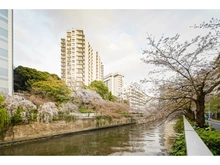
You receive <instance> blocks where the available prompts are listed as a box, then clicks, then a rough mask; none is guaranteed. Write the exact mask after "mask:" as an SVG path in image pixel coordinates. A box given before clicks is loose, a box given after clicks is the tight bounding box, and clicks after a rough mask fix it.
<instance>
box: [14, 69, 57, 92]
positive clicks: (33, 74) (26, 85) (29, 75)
mask: <svg viewBox="0 0 220 165" xmlns="http://www.w3.org/2000/svg"><path fill="white" fill-rule="evenodd" d="M50 78H52V79H55V80H60V78H59V77H58V76H57V75H55V74H50V73H48V72H42V71H37V70H36V69H33V68H28V67H23V66H18V67H17V68H15V69H14V90H15V91H16V92H17V91H29V90H30V89H31V85H32V84H33V83H34V82H38V81H46V80H48V79H50Z"/></svg>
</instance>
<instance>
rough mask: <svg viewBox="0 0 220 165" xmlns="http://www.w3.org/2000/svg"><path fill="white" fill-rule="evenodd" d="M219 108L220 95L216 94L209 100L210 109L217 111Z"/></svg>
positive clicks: (207, 105)
mask: <svg viewBox="0 0 220 165" xmlns="http://www.w3.org/2000/svg"><path fill="white" fill-rule="evenodd" d="M208 109H209V103H207V104H206V112H208ZM219 110H220V96H218V95H216V96H214V97H213V98H212V99H211V100H210V111H211V112H212V113H213V112H217V111H219Z"/></svg>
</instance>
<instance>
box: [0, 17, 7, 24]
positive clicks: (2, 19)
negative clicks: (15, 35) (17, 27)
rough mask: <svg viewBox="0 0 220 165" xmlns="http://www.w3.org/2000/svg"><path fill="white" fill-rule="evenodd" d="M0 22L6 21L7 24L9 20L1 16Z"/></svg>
mask: <svg viewBox="0 0 220 165" xmlns="http://www.w3.org/2000/svg"><path fill="white" fill-rule="evenodd" d="M0 20H1V21H4V22H5V23H8V20H7V19H5V18H3V17H1V16H0Z"/></svg>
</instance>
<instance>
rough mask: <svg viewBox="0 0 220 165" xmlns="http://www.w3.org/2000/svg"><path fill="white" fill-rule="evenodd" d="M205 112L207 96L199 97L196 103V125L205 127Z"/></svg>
mask: <svg viewBox="0 0 220 165" xmlns="http://www.w3.org/2000/svg"><path fill="white" fill-rule="evenodd" d="M204 111H205V96H204V95H202V96H199V97H198V98H197V101H196V118H195V121H196V125H197V126H199V127H201V128H202V127H204V124H205V116H204Z"/></svg>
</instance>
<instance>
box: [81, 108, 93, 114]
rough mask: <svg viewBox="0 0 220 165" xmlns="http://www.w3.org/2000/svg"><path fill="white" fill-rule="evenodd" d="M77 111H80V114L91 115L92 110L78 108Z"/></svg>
mask: <svg viewBox="0 0 220 165" xmlns="http://www.w3.org/2000/svg"><path fill="white" fill-rule="evenodd" d="M79 111H80V113H93V111H92V110H89V109H83V108H80V109H79Z"/></svg>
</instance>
